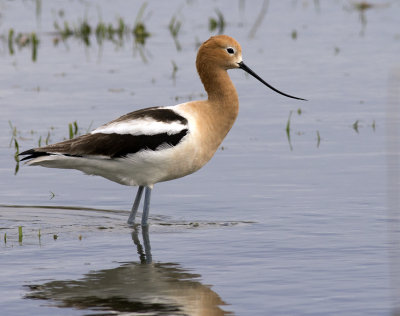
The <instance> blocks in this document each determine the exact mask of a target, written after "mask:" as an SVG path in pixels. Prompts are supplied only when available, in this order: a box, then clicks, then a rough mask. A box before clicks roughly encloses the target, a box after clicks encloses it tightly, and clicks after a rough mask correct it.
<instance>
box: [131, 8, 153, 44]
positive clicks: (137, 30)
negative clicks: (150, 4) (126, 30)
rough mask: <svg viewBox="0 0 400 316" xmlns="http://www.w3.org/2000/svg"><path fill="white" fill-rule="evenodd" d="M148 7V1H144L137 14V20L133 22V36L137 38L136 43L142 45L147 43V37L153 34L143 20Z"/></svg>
mask: <svg viewBox="0 0 400 316" xmlns="http://www.w3.org/2000/svg"><path fill="white" fill-rule="evenodd" d="M146 7H147V3H146V2H145V3H143V4H142V6H141V7H140V9H139V11H138V14H137V15H136V19H135V22H134V23H133V30H132V33H133V36H134V38H135V43H136V44H140V45H145V43H146V39H147V38H148V37H149V36H150V35H151V34H150V33H149V32H148V31H147V28H146V25H145V24H144V21H143V14H144V11H145V9H146Z"/></svg>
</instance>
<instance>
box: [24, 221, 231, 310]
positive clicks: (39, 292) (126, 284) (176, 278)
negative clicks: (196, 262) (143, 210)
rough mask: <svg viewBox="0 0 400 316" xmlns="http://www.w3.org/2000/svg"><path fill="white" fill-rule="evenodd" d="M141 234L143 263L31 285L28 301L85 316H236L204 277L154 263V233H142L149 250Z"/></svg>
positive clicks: (136, 237) (137, 242) (139, 249)
mask: <svg viewBox="0 0 400 316" xmlns="http://www.w3.org/2000/svg"><path fill="white" fill-rule="evenodd" d="M137 229H139V227H137V228H135V230H134V231H133V233H132V239H133V242H134V244H135V245H136V249H137V252H138V254H139V259H140V262H129V263H124V264H121V265H120V266H118V267H117V268H113V269H105V270H99V271H91V272H89V273H87V274H86V275H84V276H83V278H81V279H78V280H56V281H50V282H46V283H44V284H40V285H29V286H27V287H28V289H29V292H28V293H27V294H26V295H25V298H26V299H38V300H49V301H50V302H51V303H50V306H54V307H61V308H74V309H79V310H86V312H85V315H99V312H101V313H100V314H101V315H111V314H112V315H115V313H132V312H133V313H135V314H136V313H138V314H141V313H144V314H146V315H231V313H230V312H227V311H225V310H223V309H222V308H221V306H224V305H226V303H225V302H224V301H222V299H221V298H220V297H219V295H218V294H217V293H215V292H214V291H213V290H211V288H210V287H209V286H207V285H204V284H202V283H201V282H200V275H197V274H193V273H190V272H188V271H187V270H185V269H183V268H182V267H181V266H180V265H179V264H177V263H153V262H152V256H151V247H150V240H149V233H148V229H147V228H143V229H142V237H143V246H142V244H141V243H140V239H139V233H138V230H137ZM91 312H92V313H91ZM104 312H106V313H104Z"/></svg>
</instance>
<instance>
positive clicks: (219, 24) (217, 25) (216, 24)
mask: <svg viewBox="0 0 400 316" xmlns="http://www.w3.org/2000/svg"><path fill="white" fill-rule="evenodd" d="M215 12H216V13H217V19H215V18H212V17H211V18H209V19H208V29H209V30H210V32H214V31H215V30H217V29H218V32H217V33H218V34H222V33H223V32H224V29H225V18H224V16H223V14H222V12H221V11H220V10H218V9H216V10H215Z"/></svg>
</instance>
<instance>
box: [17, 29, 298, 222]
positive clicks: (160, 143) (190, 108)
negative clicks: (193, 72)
mask: <svg viewBox="0 0 400 316" xmlns="http://www.w3.org/2000/svg"><path fill="white" fill-rule="evenodd" d="M196 67H197V72H198V74H199V76H200V79H201V82H202V83H203V85H204V88H205V90H206V91H207V94H208V99H207V100H201V101H191V102H186V103H182V104H178V105H175V106H163V107H151V108H146V109H142V110H138V111H135V112H131V113H128V114H125V115H123V116H121V117H120V118H117V119H115V120H113V121H111V122H109V123H107V124H105V125H103V126H100V127H99V128H97V129H95V130H93V131H92V132H90V133H88V134H86V135H82V136H79V137H76V138H74V139H70V140H66V141H63V142H59V143H56V144H53V145H49V146H45V147H39V148H33V149H30V150H27V151H24V152H22V153H21V154H20V155H22V156H25V157H24V158H23V159H22V160H29V161H28V165H31V166H37V165H38V166H43V167H48V168H63V169H77V170H80V171H83V172H84V173H86V174H89V175H97V176H102V177H104V178H106V179H109V180H111V181H114V182H117V183H120V184H124V185H130V186H139V189H138V191H137V194H136V197H135V201H134V203H133V206H132V210H131V213H130V216H129V219H128V223H129V224H134V222H135V217H136V213H137V210H138V208H139V204H140V200H141V198H142V193H143V189H144V188H145V189H146V190H145V198H144V206H143V215H142V225H143V226H146V225H147V220H148V216H149V208H150V196H151V190H152V188H153V186H154V184H156V183H158V182H162V181H168V180H172V179H177V178H180V177H184V176H186V175H188V174H191V173H193V172H195V171H197V170H199V169H200V168H201V167H203V166H204V165H205V164H206V163H207V162H208V161H209V160H210V159H211V157H212V156H213V155H214V153H215V152H216V150H217V149H218V147H219V145H220V144H221V142H222V140H223V139H224V138H225V136H226V134H227V133H228V132H229V130H230V129H231V127H232V125H233V123H234V122H235V120H236V117H237V115H238V110H239V100H238V95H237V92H236V89H235V87H234V85H233V83H232V81H231V79H230V78H229V76H228V72H227V70H228V69H237V68H240V69H243V70H244V71H246V72H248V73H249V74H250V75H252V76H253V77H255V78H256V79H258V80H259V81H261V82H262V83H263V84H264V85H266V86H268V87H269V88H271V89H272V90H274V91H276V92H278V93H280V94H282V95H284V96H286V97H289V98H293V99H298V100H305V99H301V98H297V97H294V96H291V95H288V94H286V93H283V92H281V91H279V90H277V89H275V88H274V87H272V86H271V85H269V84H268V83H266V82H265V81H264V80H263V79H261V78H260V77H259V76H258V75H257V74H256V73H255V72H253V71H252V70H251V69H250V68H249V67H247V66H246V65H245V64H244V63H243V60H242V49H241V47H240V45H239V43H238V42H237V41H236V40H235V39H233V38H232V37H229V36H226V35H218V36H213V37H211V38H210V39H208V40H207V41H206V42H204V43H203V44H202V45H201V46H200V48H199V51H198V53H197V58H196Z"/></svg>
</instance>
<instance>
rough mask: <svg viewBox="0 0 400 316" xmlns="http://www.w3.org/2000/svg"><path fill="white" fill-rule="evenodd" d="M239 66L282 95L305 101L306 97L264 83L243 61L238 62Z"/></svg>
mask: <svg viewBox="0 0 400 316" xmlns="http://www.w3.org/2000/svg"><path fill="white" fill-rule="evenodd" d="M238 65H239V67H240V68H242V69H243V70H244V71H246V72H247V73H249V74H250V75H252V76H253V77H254V78H256V79H258V80H259V81H261V82H262V83H263V84H265V85H266V86H267V87H268V88H270V89H272V90H274V91H275V92H278V93H279V94H282V95H284V96H285V97H288V98H292V99H296V100H303V101H307V100H306V99H302V98H298V97H294V96H292V95H289V94H286V93H283V92H282V91H279V90H278V89H275V88H274V87H273V86H271V85H270V84H268V83H266V82H265V81H264V80H263V79H262V78H261V77H260V76H259V75H257V74H256V73H255V72H254V71H253V70H251V69H250V68H249V67H247V66H246V65H245V64H244V62H243V61H241V62H240V63H238Z"/></svg>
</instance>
